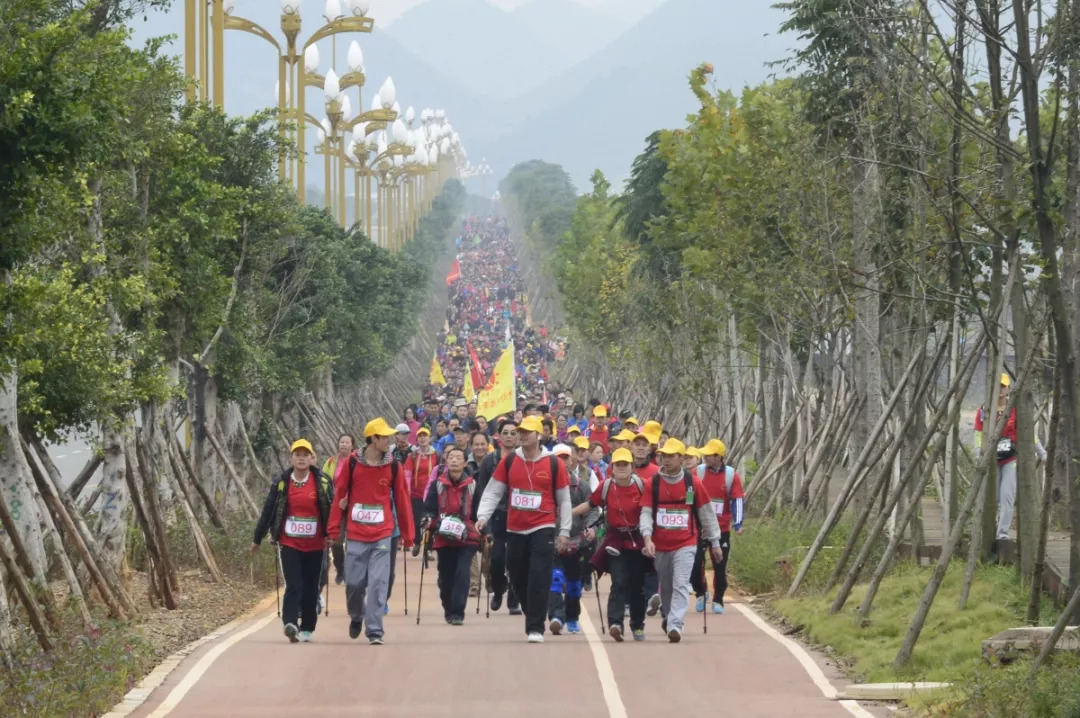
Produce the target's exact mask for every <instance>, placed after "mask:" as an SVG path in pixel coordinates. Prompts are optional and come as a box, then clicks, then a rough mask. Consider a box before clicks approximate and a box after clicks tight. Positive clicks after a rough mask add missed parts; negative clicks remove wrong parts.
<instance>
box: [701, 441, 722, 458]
mask: <svg viewBox="0 0 1080 718" xmlns="http://www.w3.org/2000/svg"><path fill="white" fill-rule="evenodd" d="M701 455H702V456H727V447H726V446H724V442H722V441H720V439H710V440H709V443H707V444H705V446H704V447H703V448H702V449H701Z"/></svg>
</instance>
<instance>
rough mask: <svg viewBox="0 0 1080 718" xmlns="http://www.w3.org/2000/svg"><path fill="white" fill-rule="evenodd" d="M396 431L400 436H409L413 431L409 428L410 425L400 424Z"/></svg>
mask: <svg viewBox="0 0 1080 718" xmlns="http://www.w3.org/2000/svg"><path fill="white" fill-rule="evenodd" d="M394 431H396V432H397V433H399V434H408V433H409V432H410V431H412V430H411V429H410V428H409V425H408V424H398V425H397V428H396V429H394Z"/></svg>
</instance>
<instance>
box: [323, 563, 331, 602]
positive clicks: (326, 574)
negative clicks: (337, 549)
mask: <svg viewBox="0 0 1080 718" xmlns="http://www.w3.org/2000/svg"><path fill="white" fill-rule="evenodd" d="M323 580H325V581H326V603H325V604H323V615H324V616H326V617H329V616H330V547H329V546H328V547H327V548H326V550H325V551H323Z"/></svg>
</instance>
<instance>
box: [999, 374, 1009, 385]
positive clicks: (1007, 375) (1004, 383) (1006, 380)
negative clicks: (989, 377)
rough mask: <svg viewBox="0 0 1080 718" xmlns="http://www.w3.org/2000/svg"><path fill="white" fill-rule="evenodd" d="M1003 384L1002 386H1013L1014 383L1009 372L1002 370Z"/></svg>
mask: <svg viewBox="0 0 1080 718" xmlns="http://www.w3.org/2000/svg"><path fill="white" fill-rule="evenodd" d="M1001 385H1002V386H1011V385H1012V378H1011V377H1010V376H1009V374H1008V372H1001Z"/></svg>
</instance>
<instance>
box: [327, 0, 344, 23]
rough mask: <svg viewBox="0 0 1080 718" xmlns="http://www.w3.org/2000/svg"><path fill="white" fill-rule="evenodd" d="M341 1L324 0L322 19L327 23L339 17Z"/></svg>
mask: <svg viewBox="0 0 1080 718" xmlns="http://www.w3.org/2000/svg"><path fill="white" fill-rule="evenodd" d="M341 15H342V13H341V0H326V9H325V10H323V17H325V18H326V21H327V22H333V21H334V20H337V19H338V18H339V17H341Z"/></svg>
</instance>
